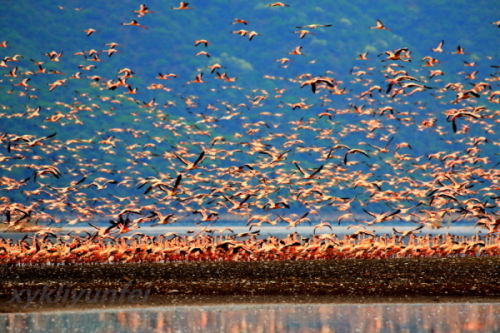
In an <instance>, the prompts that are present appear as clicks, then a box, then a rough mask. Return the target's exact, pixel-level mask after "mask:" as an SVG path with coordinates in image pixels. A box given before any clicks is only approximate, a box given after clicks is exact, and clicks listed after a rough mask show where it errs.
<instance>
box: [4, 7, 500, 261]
mask: <svg viewBox="0 0 500 333" xmlns="http://www.w3.org/2000/svg"><path fill="white" fill-rule="evenodd" d="M268 7H270V8H267V10H276V11H278V10H280V11H283V13H282V14H283V15H286V11H287V10H290V8H291V5H288V4H285V3H281V2H276V3H271V4H269V5H268ZM274 7H277V8H274ZM58 10H71V9H68V8H64V7H61V6H60V7H59V9H58ZM182 10H186V11H190V12H191V13H192V15H193V19H195V17H196V16H197V15H200V13H197V11H199V9H198V8H196V6H191V5H190V4H188V3H186V2H180V4H179V5H178V6H177V7H170V8H169V7H165V8H154V9H150V8H148V7H147V6H146V5H145V4H141V5H138V8H135V9H134V8H131V9H130V12H131V13H129V14H130V17H131V20H130V21H126V22H115V23H116V29H117V30H118V29H131V30H132V29H138V30H144V31H143V32H142V33H143V35H142V38H147V33H149V30H151V29H149V28H151V27H148V26H144V25H141V23H140V22H141V18H143V17H144V16H145V15H160V13H162V12H167V11H171V14H172V15H175V13H177V11H182ZM244 14H245V13H244V12H243V13H241V17H239V18H235V19H234V20H233V21H229V22H227V26H228V31H227V34H228V39H237V38H241V37H244V38H246V39H247V41H248V43H256V42H258V41H257V40H258V39H259V38H263V36H265V35H266V31H259V32H256V31H253V30H251V29H252V28H251V26H252V22H251V21H247V20H245V17H244ZM491 23H492V24H493V25H492V26H491V28H492V30H493V31H492V34H493V33H498V30H496V29H497V27H496V26H498V22H491ZM110 24H111V23H110ZM484 24H488V23H484ZM393 26H394V27H393ZM148 29H149V30H148ZM247 29H248V30H247ZM296 29H299V30H296ZM328 29H331V24H328V22H321V24H316V23H314V24H312V23H311V24H307V25H302V26H300V25H297V26H291V27H290V31H289V35H290V36H286V38H287V39H293V38H295V39H296V45H297V46H296V47H295V48H293V49H292V50H290V49H283V50H282V54H283V57H282V58H278V59H269V62H270V63H271V64H274V65H275V66H279V67H281V70H282V73H283V76H282V77H277V76H272V75H269V74H265V73H262V74H263V75H262V77H263V79H265V80H267V81H269V82H272V84H273V87H274V88H273V89H272V90H269V89H267V90H266V89H263V88H251V89H250V88H247V87H248V86H250V84H249V83H248V82H243V83H241V80H240V79H239V78H238V73H237V72H234V70H233V72H231V71H230V70H228V69H227V68H229V67H230V66H228V65H229V64H225V63H220V64H219V63H214V62H212V61H211V60H210V58H211V55H210V52H211V49H213V48H215V47H216V45H214V44H213V43H212V42H211V41H210V40H206V39H202V38H203V37H202V36H200V39H197V40H194V41H193V40H186V43H187V44H190V45H192V47H193V56H194V57H198V56H202V58H206V61H207V64H206V66H205V67H204V68H197V69H193V70H196V72H197V74H196V75H194V76H193V77H182V76H180V75H179V74H176V69H175V68H170V69H169V72H165V71H164V69H158V72H159V73H158V76H156V77H150V78H144V77H142V78H140V79H141V81H138V76H137V75H136V70H135V69H134V68H118V69H117V70H116V74H115V76H114V77H101V76H100V75H99V67H100V64H99V63H100V62H101V61H106V62H108V63H112V62H113V60H114V59H116V58H118V57H126V56H127V53H131V52H134V50H127V49H124V48H122V47H121V45H119V44H118V43H115V42H113V41H112V40H110V41H109V42H108V43H106V45H95V49H89V50H83V51H75V52H73V51H72V50H66V49H64V45H61V49H60V50H55V51H54V50H40V55H39V57H38V58H37V59H29V58H26V57H24V56H23V55H22V54H11V52H10V51H9V50H10V48H12V44H13V42H12V41H9V40H6V41H0V42H1V43H0V56H1V57H2V60H1V62H0V74H1V75H2V82H1V83H0V84H1V88H2V89H0V94H11V95H16V96H17V98H18V99H17V100H19V101H21V102H20V103H19V105H0V107H1V110H0V119H2V121H1V122H0V123H1V124H16V126H15V127H14V126H13V128H11V127H4V128H0V131H1V132H0V162H1V163H0V221H1V223H2V224H1V225H2V229H3V231H8V232H25V233H27V235H26V237H24V238H23V239H22V240H20V241H12V240H9V239H3V238H2V239H0V263H48V262H52V263H96V262H163V261H173V260H283V259H328V258H392V257H426V256H450V255H460V256H476V255H498V254H499V252H500V239H499V238H498V236H497V235H498V231H499V230H498V228H499V226H500V214H499V211H498V204H499V202H500V195H499V194H500V191H499V190H500V184H499V181H500V171H499V169H498V164H499V163H500V159H499V155H498V153H496V152H497V151H499V150H498V148H497V147H498V146H499V145H500V140H499V139H498V136H497V135H496V130H497V126H498V122H499V119H500V118H499V115H500V110H499V109H498V105H499V103H500V90H499V89H498V87H499V81H500V72H499V68H500V66H499V65H500V63H498V58H496V57H495V56H496V55H495V54H492V55H491V56H489V57H485V58H484V59H476V58H473V57H471V55H470V54H469V53H468V52H472V51H473V50H470V51H469V50H465V49H464V48H463V47H461V46H458V45H455V46H453V45H447V43H446V41H445V40H442V41H439V40H438V41H436V43H435V44H434V45H429V47H428V54H427V55H426V56H424V57H422V58H421V59H417V58H414V57H412V54H411V52H412V48H411V47H410V46H405V47H400V46H399V47H400V48H394V49H392V48H391V49H387V50H384V51H383V52H381V53H380V54H378V55H377V54H371V52H365V53H362V54H359V55H357V54H353V55H352V57H353V59H357V61H358V63H359V65H358V66H357V67H354V68H350V69H349V68H348V69H346V72H349V73H350V77H351V79H350V80H349V81H348V82H343V81H341V80H339V79H337V78H336V75H335V73H333V72H332V71H327V72H325V73H315V74H309V73H303V74H301V75H298V76H288V77H287V71H288V70H289V69H290V68H292V67H293V66H298V64H300V63H314V61H315V56H317V55H314V54H309V53H308V50H307V48H306V47H302V46H301V43H302V41H303V40H304V39H307V38H313V36H315V35H316V34H319V33H323V34H327V33H328V32H329V30H328ZM396 29H397V25H396V23H395V22H384V23H382V22H381V21H380V20H377V21H376V22H367V24H366V33H367V34H388V33H391V32H392V31H394V30H396ZM312 31H313V32H312ZM75 33H78V34H84V35H86V38H88V39H89V40H90V41H91V39H92V38H94V36H95V34H99V31H98V30H95V29H92V28H88V29H86V30H83V31H77V32H75ZM276 47H277V48H279V45H277V46H276ZM250 50H251V48H250ZM466 51H467V52H466ZM140 52H147V51H146V50H144V51H140ZM325 52H326V50H325ZM443 54H447V55H450V54H451V55H452V56H453V58H452V59H453V61H455V62H456V63H458V64H461V65H462V64H463V71H462V72H459V73H449V72H448V71H447V67H446V64H442V61H441V60H440V59H441V57H442V55H443ZM70 57H76V58H78V59H80V60H81V64H80V65H79V66H78V68H74V71H75V72H74V73H73V74H68V73H63V72H62V71H61V70H60V69H58V66H59V64H62V63H64V62H65V61H66V59H68V58H70ZM495 61H497V62H496V63H495ZM476 62H489V63H490V64H489V65H488V68H489V69H490V72H478V71H477V70H475V68H474V67H475V66H476ZM151 66H152V65H151ZM162 73H163V74H162ZM42 77H43V78H50V83H48V84H47V83H45V82H44V81H42V79H41V78H42ZM457 77H458V78H460V80H459V81H456V78H457ZM450 78H453V80H450ZM76 81H78V82H79V83H78V84H79V85H80V86H81V85H85V86H86V87H88V88H90V89H89V90H86V91H85V92H84V93H82V92H79V91H76V90H75V86H76V85H77V84H76V83H75V82H76ZM40 82H43V83H40ZM137 82H147V86H145V87H143V86H138V85H139V84H138V83H137ZM173 82H175V84H174V83H173ZM207 82H210V89H209V88H207V87H206V85H207V84H208V83H207ZM214 82H220V83H214ZM170 83H172V88H170V87H167V86H168V85H169V84H170ZM240 83H241V84H240ZM174 86H175V88H174ZM214 87H217V88H214ZM207 90H215V91H217V92H218V94H217V98H216V99H214V100H213V101H209V102H207V101H205V100H204V98H203V97H202V98H200V97H199V96H197V95H196V91H200V92H201V91H203V94H205V93H206V91H207ZM61 91H64V95H65V96H67V100H65V101H58V100H50V98H44V100H43V101H42V100H39V99H38V95H43V96H48V95H47V94H48V93H49V92H50V93H55V92H61ZM142 91H145V92H146V91H147V94H150V93H151V92H155V93H158V95H159V96H160V97H158V98H156V97H155V98H153V99H150V100H148V101H144V100H143V99H142V98H141V94H142ZM304 91H306V92H307V96H308V97H307V98H302V97H297V96H299V95H300V96H303V93H304ZM145 92H144V94H146V93H145ZM167 93H168V96H170V97H169V98H168V99H167V100H166V101H161V102H160V99H161V98H163V97H161V96H166V95H165V94H167ZM226 93H227V94H228V95H230V96H231V97H230V98H229V97H228V100H225V98H224V94H226ZM203 96H205V95H203ZM234 96H241V97H240V99H239V100H238V101H236V102H235V97H234ZM0 100H2V99H0ZM429 100H431V101H432V103H438V104H439V105H440V106H441V107H442V108H443V110H444V112H441V111H435V110H433V109H432V108H429V107H428V106H427V104H429V102H428V101H429ZM42 105H43V106H42ZM122 107H123V109H122ZM130 109H133V112H129V114H128V116H129V117H130V119H133V121H131V122H129V123H122V122H121V121H120V120H118V119H119V118H120V117H121V116H122V115H121V114H120V112H121V111H123V110H130ZM174 109H175V110H185V112H184V114H185V115H184V116H178V115H175V114H174V113H172V114H171V113H170V110H174ZM96 116H98V117H100V119H101V118H102V119H106V121H102V122H101V121H100V122H99V124H100V125H101V126H102V127H101V128H93V129H92V130H87V131H82V130H81V128H85V126H86V125H87V126H88V124H89V123H92V121H93V118H95V117H96ZM256 119H257V120H256ZM283 119H286V121H285V120H283ZM19 124H22V125H21V126H19ZM22 129H24V132H20V131H21V130H22ZM89 131H92V132H93V133H94V135H92V136H87V134H88V133H89ZM422 141H423V142H424V143H425V144H424V145H423V147H422V145H421V144H420V143H421V142H422ZM417 146H419V147H417ZM438 146H439V147H444V148H446V147H448V148H447V149H439V150H437V149H436V148H435V147H438ZM222 219H225V220H226V221H227V220H232V221H237V223H241V225H245V223H246V226H247V227H248V232H244V233H240V234H235V233H234V232H233V231H232V230H231V229H230V228H227V227H226V228H221V227H219V225H221V224H223V223H222V222H221V220H222ZM179 220H183V221H189V223H191V222H192V224H191V227H190V228H195V231H194V232H193V233H191V234H189V235H188V236H182V235H178V234H175V233H172V232H168V233H166V234H164V235H161V236H159V237H152V236H148V235H147V233H144V232H143V231H144V230H145V229H149V228H151V227H154V226H158V225H160V226H166V225H175V224H176V223H179ZM96 221H105V222H106V223H107V225H106V226H100V224H96ZM460 221H467V222H468V223H469V224H470V225H474V226H476V227H477V230H478V233H477V234H476V235H474V236H472V237H469V238H466V237H458V236H454V235H451V234H446V235H444V236H435V235H434V236H433V235H431V233H432V230H433V229H437V228H442V227H446V226H447V225H450V224H453V223H456V222H460ZM391 222H403V223H404V224H406V225H408V226H411V227H412V228H411V230H408V231H402V230H398V227H395V228H394V229H393V233H392V234H385V235H377V234H376V230H377V227H378V226H381V225H385V224H387V223H391ZM305 224H307V225H311V226H313V232H314V233H313V234H312V235H299V234H298V233H297V232H295V230H296V229H295V228H296V227H297V226H299V225H305ZM266 225H272V226H283V227H284V228H285V227H286V228H287V229H288V230H289V232H290V234H289V235H288V236H287V237H286V238H284V239H278V238H276V237H274V236H272V235H270V236H269V237H267V238H263V237H262V236H259V235H261V234H264V233H265V228H266ZM338 225H341V226H345V227H346V228H349V230H352V233H350V234H348V235H347V236H342V237H338V236H336V235H334V234H333V233H332V232H331V231H332V226H338ZM62 226H65V227H66V228H68V227H69V228H71V226H86V227H89V229H87V230H88V231H84V232H78V231H75V230H71V231H69V232H60V229H59V227H62ZM29 232H31V233H29Z"/></svg>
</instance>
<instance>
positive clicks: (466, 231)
mask: <svg viewBox="0 0 500 333" xmlns="http://www.w3.org/2000/svg"><path fill="white" fill-rule="evenodd" d="M224 227H230V228H231V229H232V230H233V232H234V234H237V233H241V232H247V231H248V227H245V226H235V225H220V226H219V225H218V226H217V227H216V228H220V229H221V228H224ZM415 227H416V226H407V225H398V226H375V227H374V226H372V227H368V228H367V230H368V231H372V230H375V234H376V235H378V236H382V235H384V234H386V235H392V233H393V228H395V229H396V230H398V231H406V230H410V229H415ZM214 228H215V227H214ZM203 229H204V226H203V227H202V226H194V225H193V226H155V227H154V228H151V227H147V226H145V227H142V228H140V229H138V230H134V231H132V232H128V233H126V234H123V235H121V236H130V235H131V234H133V233H134V232H140V233H143V234H145V235H148V236H158V235H162V234H165V233H167V232H175V233H177V234H178V235H181V236H187V235H194V234H196V233H198V232H200V231H201V230H203ZM212 229H213V228H212ZM71 230H73V231H72V235H75V234H76V235H79V236H86V235H87V234H85V233H84V230H86V231H88V232H95V229H94V228H92V227H91V226H78V227H75V226H71V227H69V226H66V227H63V228H62V230H61V233H62V234H66V233H68V232H70V231H71ZM255 230H260V234H259V236H258V238H266V237H268V236H269V235H272V236H275V237H278V238H283V237H285V236H286V235H289V234H291V233H292V232H298V233H299V234H300V235H301V236H303V237H310V236H311V235H313V234H315V233H316V234H327V233H333V234H335V235H336V236H337V237H342V236H344V235H350V234H352V233H353V232H354V231H356V229H353V228H350V229H347V227H346V226H340V227H339V226H333V227H332V229H331V230H330V229H329V228H325V227H324V228H322V229H316V231H315V230H314V229H313V228H312V227H311V226H299V227H297V228H290V229H286V228H285V227H283V226H265V227H263V228H260V229H258V228H257V229H252V231H255ZM422 231H423V234H431V235H444V234H446V233H450V234H452V235H455V236H467V237H471V236H473V235H476V234H478V233H479V234H480V235H485V234H486V232H484V231H481V229H480V228H474V226H450V227H443V228H440V229H426V228H424V229H422ZM230 234H231V233H230V232H228V231H226V232H224V233H223V235H230ZM26 235H28V237H31V236H33V235H34V234H33V233H30V234H26V233H9V232H7V233H0V236H2V237H3V238H5V239H12V240H13V241H18V240H20V239H22V238H23V237H24V236H26ZM214 235H221V234H220V233H218V232H217V233H215V234H214Z"/></svg>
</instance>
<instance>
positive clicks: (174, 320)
mask: <svg viewBox="0 0 500 333" xmlns="http://www.w3.org/2000/svg"><path fill="white" fill-rule="evenodd" d="M499 314H500V304H491V303H442V304H429V303H422V304H340V305H339V304H333V305H332V304H311V305H307V304H306V305H292V304H279V305H231V306H185V307H161V308H144V309H137V310H135V309H133V310H130V309H126V310H125V309H121V310H100V311H78V312H77V311H75V312H53V313H27V314H2V315H0V332H9V333H23V332H27V333H28V332H29V333H32V332H56V331H57V332H68V333H69V332H112V333H118V332H124V333H125V332H172V333H173V332H200V333H201V332H203V333H210V332H235V333H243V332H248V333H256V332H258V333H264V332H273V333H279V332H300V333H306V332H324V333H327V332H331V333H333V332H335V333H339V332H366V333H370V332H374V333H375V332H435V333H438V332H443V333H445V332H446V333H448V332H500V315H499Z"/></svg>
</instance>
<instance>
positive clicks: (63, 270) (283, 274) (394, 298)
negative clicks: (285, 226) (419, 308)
mask: <svg viewBox="0 0 500 333" xmlns="http://www.w3.org/2000/svg"><path fill="white" fill-rule="evenodd" d="M125 287H126V289H124V288H125ZM44 288H45V291H44ZM37 290H38V293H39V294H38V297H35V298H34V301H33V302H31V303H29V304H28V300H27V297H28V295H27V292H28V291H29V292H31V293H32V295H33V296H34V295H36V291H37ZM56 290H60V294H61V295H62V294H63V293H64V292H65V291H66V290H68V293H70V294H69V295H70V296H68V297H67V298H66V299H61V298H59V299H57V291H56ZM85 290H90V291H89V292H90V293H91V294H90V295H89V297H90V296H92V295H94V294H96V291H98V290H100V292H102V293H104V291H106V290H115V291H117V293H118V295H119V294H120V293H121V294H124V298H122V300H121V301H117V300H116V299H115V301H114V302H111V301H110V299H106V300H103V299H99V298H96V300H97V301H96V302H94V303H91V301H92V297H90V298H89V301H86V300H85V299H84V298H85V297H81V299H80V300H79V301H78V302H76V301H75V298H73V301H71V295H72V294H71V293H75V294H79V293H84V291H85ZM124 290H125V291H124ZM50 291H52V293H50ZM44 292H45V296H47V294H48V297H43V301H41V300H40V299H41V298H42V294H43V293H44ZM132 292H135V293H136V294H135V295H133V296H134V297H132V298H129V296H130V293H132ZM92 293H93V294H92ZM16 295H17V297H15V296H16ZM61 295H59V296H61ZM96 295H97V296H98V294H96ZM101 296H102V294H101ZM48 302H51V303H48ZM386 302H387V303H401V302H405V303H408V302H418V303H420V302H500V258H492V257H488V258H446V259H444V258H424V259H361V260H309V261H307V260H303V261H274V262H183V263H165V264H107V265H102V264H99V265H65V266H49V265H42V266H14V265H12V266H10V265H4V266H0V312H3V313H8V312H33V311H53V310H75V309H98V308H117V307H145V306H147V307H151V306H153V307H155V306H178V305H221V304H241V303H252V304H264V303H266V304H267V303H386Z"/></svg>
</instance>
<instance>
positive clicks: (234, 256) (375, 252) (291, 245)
mask: <svg viewBox="0 0 500 333" xmlns="http://www.w3.org/2000/svg"><path fill="white" fill-rule="evenodd" d="M208 231H210V230H208ZM211 233H212V235H209V234H204V233H199V234H197V235H195V236H179V235H177V234H175V233H172V232H170V233H167V234H165V235H160V236H156V237H153V236H147V235H144V234H139V235H137V234H136V235H134V236H129V237H122V238H114V237H110V236H104V237H101V236H97V235H94V236H91V237H88V238H85V237H77V236H73V237H69V236H67V235H66V236H59V235H55V234H52V236H54V237H55V240H50V239H49V237H47V236H49V234H50V233H49V234H45V237H42V235H40V236H39V237H38V236H37V235H35V236H33V237H30V238H27V237H26V238H25V239H22V240H20V241H18V242H16V243H14V242H12V241H10V240H3V239H2V240H0V264H22V265H37V264H53V265H58V264H119V263H166V262H185V261H218V262H222V261H274V260H326V259H393V258H447V257H490V256H498V255H500V236H497V235H488V236H486V237H485V238H484V239H481V238H480V237H479V236H472V237H470V238H468V237H465V236H453V235H451V234H445V235H436V236H430V235H429V234H427V235H424V236H421V237H419V236H416V235H415V234H414V233H411V234H408V235H404V234H403V235H398V234H397V233H396V232H395V233H393V234H392V235H382V236H375V235H374V234H373V232H361V233H357V234H354V235H346V236H343V237H337V236H336V235H334V234H321V235H313V236H311V237H309V238H305V237H301V236H300V235H299V234H298V233H297V232H293V233H291V234H289V235H288V236H286V237H285V238H284V239H278V238H276V237H274V236H269V237H267V238H265V239H257V238H256V235H255V234H252V233H243V234H234V235H225V236H215V235H213V230H212V231H211ZM406 236H407V237H408V239H406V240H405V237H406Z"/></svg>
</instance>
